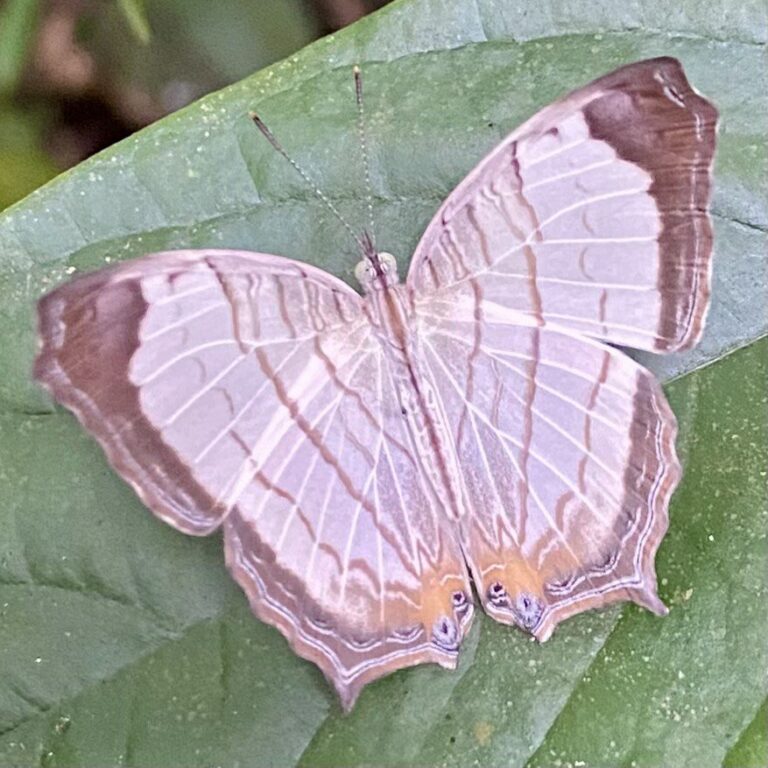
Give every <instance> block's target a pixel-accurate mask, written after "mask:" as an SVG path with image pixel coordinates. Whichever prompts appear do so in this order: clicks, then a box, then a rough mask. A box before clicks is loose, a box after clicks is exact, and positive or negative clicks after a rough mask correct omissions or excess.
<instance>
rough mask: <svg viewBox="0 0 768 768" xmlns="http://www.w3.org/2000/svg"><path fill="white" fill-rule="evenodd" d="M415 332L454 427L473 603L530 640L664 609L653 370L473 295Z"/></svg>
mask: <svg viewBox="0 0 768 768" xmlns="http://www.w3.org/2000/svg"><path fill="white" fill-rule="evenodd" d="M420 339H421V347H420V349H421V355H422V360H423V361H424V363H425V365H426V368H427V369H428V370H429V371H430V375H431V378H432V382H433V384H434V386H435V387H436V389H437V391H438V394H439V397H440V400H441V403H442V407H443V409H444V411H445V413H446V414H447V415H448V418H449V421H450V423H451V424H452V425H453V427H454V439H455V445H456V450H457V452H458V455H459V456H460V457H461V466H462V481H463V484H464V493H465V497H466V499H467V507H468V510H467V513H466V514H465V515H464V517H463V519H462V521H461V529H462V537H463V547H464V552H465V554H466V556H467V560H468V562H469V564H470V570H471V573H472V577H473V580H474V583H475V586H476V589H477V591H478V593H479V594H480V596H481V598H482V600H483V604H484V607H485V609H486V611H487V612H488V613H489V614H490V615H491V616H493V617H494V618H495V619H497V620H499V621H502V622H504V623H515V624H517V625H519V626H521V627H522V628H524V629H526V630H528V631H530V632H532V633H533V634H534V635H535V636H536V637H537V638H538V639H539V640H546V639H547V638H548V637H549V636H550V634H551V633H552V630H553V629H554V627H555V626H556V625H557V623H558V622H560V621H562V620H563V619H565V618H567V617H568V616H571V615H573V614H576V613H579V612H581V611H584V610H587V609H589V608H593V607H599V606H603V605H606V604H608V603H612V602H615V601H620V600H633V601H634V602H636V603H638V604H640V605H643V606H645V607H647V608H649V609H650V610H652V611H654V612H656V613H665V612H666V609H665V607H664V605H663V604H662V603H661V601H660V600H659V598H658V596H657V594H656V576H655V572H654V556H655V552H656V549H657V547H658V545H659V543H660V541H661V539H662V537H663V535H664V533H665V531H666V529H667V521H668V516H667V507H668V504H669V499H670V496H671V494H672V492H673V491H674V488H675V486H676V485H677V482H678V480H679V477H680V467H679V464H678V461H677V458H676V455H675V448H674V441H675V434H676V422H675V418H674V415H673V413H672V411H671V410H670V408H669V406H668V404H667V402H666V400H665V398H664V395H663V393H662V391H661V388H660V386H659V385H658V382H657V381H656V380H655V379H654V377H653V376H652V375H651V374H650V373H648V372H647V371H646V370H645V369H644V368H642V367H641V366H639V365H638V364H637V363H635V362H634V361H632V360H631V359H630V358H629V357H627V356H626V355H624V354H622V353H621V352H619V351H617V350H615V349H613V348H611V347H609V346H607V345H603V344H600V343H599V342H596V341H592V340H590V339H587V338H585V337H581V336H580V335H578V334H575V333H573V332H571V331H567V330H563V329H556V328H541V327H539V326H538V325H537V324H536V323H535V322H534V321H533V320H532V319H529V321H528V322H527V323H521V318H520V316H519V315H517V314H516V313H512V312H509V311H508V310H500V309H499V308H498V307H497V306H496V305H494V304H493V303H491V304H488V305H486V304H485V302H483V300H482V297H481V294H480V293H478V294H477V297H476V300H475V301H472V302H470V301H466V302H461V303H458V304H454V305H452V306H451V307H444V308H436V309H435V311H434V313H432V314H431V315H426V314H424V315H422V317H421V319H420Z"/></svg>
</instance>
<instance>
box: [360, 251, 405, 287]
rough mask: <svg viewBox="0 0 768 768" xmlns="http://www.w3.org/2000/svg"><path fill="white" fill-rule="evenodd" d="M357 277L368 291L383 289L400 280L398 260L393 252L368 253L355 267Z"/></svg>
mask: <svg viewBox="0 0 768 768" xmlns="http://www.w3.org/2000/svg"><path fill="white" fill-rule="evenodd" d="M355 277H356V278H357V282H358V283H360V285H361V286H362V288H363V290H364V291H365V292H366V293H370V292H371V291H382V290H384V289H386V288H389V287H391V286H393V285H397V283H399V282H400V277H399V276H398V274H397V261H395V257H394V256H393V255H392V254H391V253H385V252H383V251H382V252H381V253H377V252H375V251H374V252H371V253H366V254H365V256H364V257H363V260H362V261H361V262H360V263H359V264H358V265H357V266H356V267H355Z"/></svg>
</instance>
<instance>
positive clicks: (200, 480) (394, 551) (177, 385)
mask: <svg viewBox="0 0 768 768" xmlns="http://www.w3.org/2000/svg"><path fill="white" fill-rule="evenodd" d="M39 314H40V335H41V349H40V351H39V354H38V357H37V360H36V364H35V376H36V377H37V379H38V380H39V381H41V382H42V383H43V384H44V385H45V386H46V387H47V388H48V389H49V390H50V391H51V392H52V394H53V396H54V397H55V398H56V399H57V400H58V401H59V402H61V403H63V404H64V405H66V406H67V407H68V408H70V409H71V410H72V411H74V413H75V414H76V415H77V416H78V418H79V419H80V421H81V422H82V423H83V425H84V426H85V427H86V429H88V431H90V432H91V433H92V434H93V435H94V436H95V437H96V438H97V440H98V441H99V442H100V443H101V445H102V447H103V448H104V450H105V452H106V454H107V457H108V458H109V461H110V462H111V464H112V465H113V467H114V468H115V469H116V470H117V472H118V473H119V474H120V475H121V476H122V477H123V478H124V479H125V480H126V481H128V482H129V483H130V484H131V485H132V486H133V488H134V489H135V490H136V492H137V493H138V494H139V496H140V497H141V499H142V500H143V501H144V503H145V504H146V505H147V506H148V507H149V508H150V509H151V510H152V511H153V512H154V513H155V514H156V515H158V516H159V517H160V518H162V519H163V520H165V521H166V522H168V523H169V524H171V525H173V526H174V527H176V528H178V529H180V530H182V531H184V532H186V533H191V534H198V535H202V534H207V533H210V532H211V531H213V530H215V529H216V528H217V527H219V526H222V527H223V530H224V540H225V548H226V556H227V563H228V565H229V568H230V569H231V571H232V573H233V575H234V577H235V578H236V580H237V581H238V582H239V583H240V585H241V586H242V587H243V589H244V590H245V592H246V593H247V595H248V598H249V600H250V602H251V605H252V608H253V610H254V612H255V613H256V614H257V615H258V616H259V617H260V618H262V619H264V620H265V621H268V622H269V623H271V624H273V625H274V626H276V627H277V628H278V629H280V631H281V632H282V633H283V634H284V635H285V636H286V637H287V638H288V640H289V642H290V643H291V645H292V647H293V648H294V650H296V652H297V653H299V654H300V655H301V656H304V657H305V658H308V659H311V660H312V661H314V662H315V663H316V664H318V666H320V668H321V669H322V670H323V672H324V673H325V674H326V676H327V677H328V678H329V679H330V680H331V681H332V683H333V684H334V685H335V687H336V688H337V690H338V691H339V693H340V695H341V698H342V702H343V704H344V705H345V707H350V706H351V705H352V703H353V702H354V699H355V697H356V696H357V694H358V692H359V691H360V689H361V688H362V686H363V685H364V684H365V683H367V682H369V681H370V680H373V679H375V678H377V677H379V676H381V675H384V674H387V673H388V672H390V671H392V670H394V669H397V668H399V667H403V666H408V665H411V664H417V663H420V662H423V661H433V662H437V663H440V664H442V665H444V666H449V667H450V666H454V665H455V663H456V658H457V650H458V645H459V642H460V640H461V637H462V635H463V633H464V631H465V630H466V628H467V627H468V625H469V622H470V620H471V616H472V605H471V602H470V600H469V598H468V595H469V586H468V582H467V574H466V566H465V565H464V562H463V559H462V557H461V552H460V549H459V545H458V543H457V542H456V540H455V536H454V535H453V534H452V533H450V534H448V533H446V531H445V529H444V524H443V522H441V516H440V514H439V502H438V500H437V497H436V496H435V494H434V492H433V491H432V489H431V487H430V485H429V483H428V482H426V481H425V478H424V477H423V473H422V471H421V467H420V466H419V464H418V461H417V460H416V459H414V455H415V451H414V447H413V446H412V445H411V443H410V441H411V436H410V435H409V433H408V431H407V429H406V427H405V422H404V420H403V418H402V414H401V412H400V408H399V405H398V401H397V393H396V391H395V387H394V384H393V382H392V381H391V377H390V374H389V369H388V368H387V367H386V365H385V364H384V363H383V361H382V357H381V344H380V343H379V342H378V341H377V340H376V339H375V338H374V336H373V333H372V326H371V324H370V322H369V320H368V318H367V317H366V315H365V314H364V312H363V309H362V300H361V298H360V296H359V295H358V294H357V293H355V292H354V291H353V290H352V289H351V288H349V287H348V286H346V285H345V284H344V283H342V282H341V281H339V280H337V279H335V278H333V277H332V276H330V275H328V274H326V273H324V272H322V271H320V270H317V269H314V268H312V267H310V266H308V265H304V264H299V263H297V262H293V261H290V260H287V259H281V258H279V257H274V256H266V255H262V254H255V253H247V252H238V251H214V250H208V251H179V252H169V253H162V254H155V255H153V256H151V257H147V258H144V259H139V260H136V261H132V262H129V263H126V264H123V265H120V266H117V267H115V268H112V269H107V270H102V271H100V272H96V273H94V274H91V275H86V276H84V277H81V278H79V279H76V280H74V281H72V282H69V283H67V284H65V285H63V286H61V287H59V288H58V289H56V290H55V291H53V292H52V293H50V294H49V295H47V296H45V297H44V298H43V299H42V300H41V302H40V306H39Z"/></svg>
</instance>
